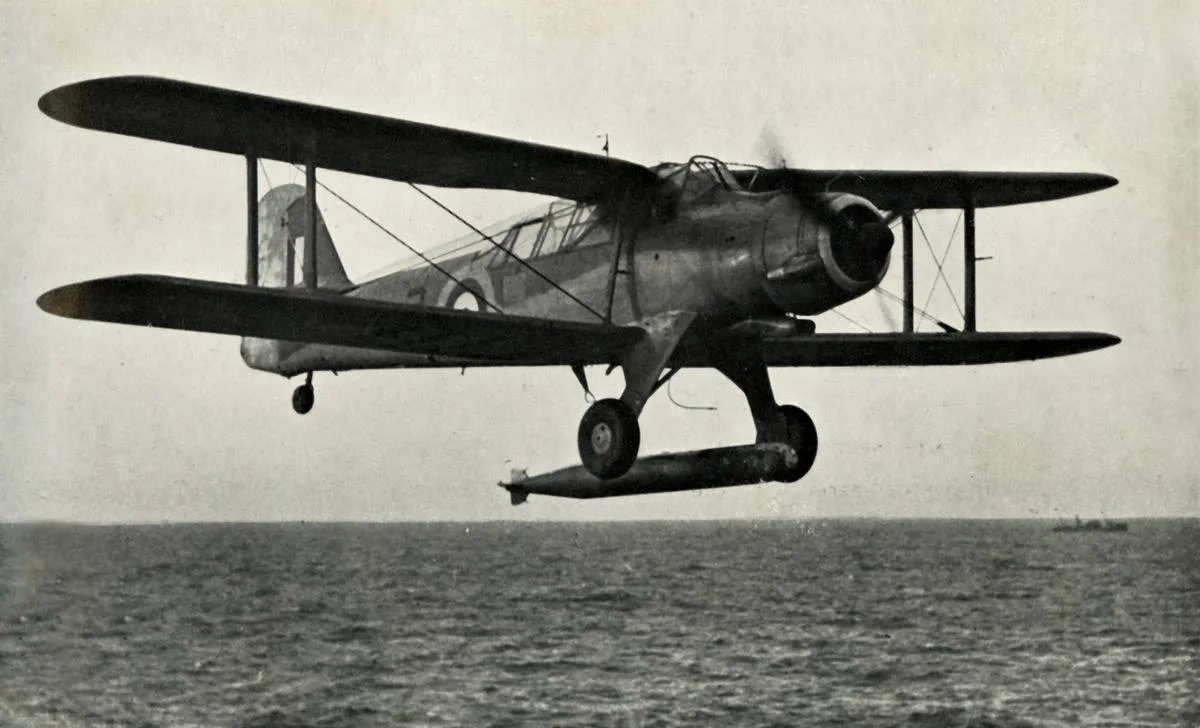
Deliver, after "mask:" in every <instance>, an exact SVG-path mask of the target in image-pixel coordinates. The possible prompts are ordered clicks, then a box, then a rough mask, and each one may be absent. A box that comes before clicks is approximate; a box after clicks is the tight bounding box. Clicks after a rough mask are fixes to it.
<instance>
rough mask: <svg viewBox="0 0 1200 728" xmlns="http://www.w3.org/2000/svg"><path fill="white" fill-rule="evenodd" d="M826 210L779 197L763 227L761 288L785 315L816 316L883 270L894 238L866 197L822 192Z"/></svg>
mask: <svg viewBox="0 0 1200 728" xmlns="http://www.w3.org/2000/svg"><path fill="white" fill-rule="evenodd" d="M818 201H819V202H821V203H823V208H824V209H818V210H813V209H808V208H806V207H805V206H804V205H801V204H800V203H799V202H798V201H797V200H795V199H794V198H791V197H790V196H781V198H780V199H779V200H777V202H776V205H775V209H774V210H773V211H772V212H771V215H770V217H769V218H768V220H767V224H766V226H765V227H764V231H763V268H764V270H765V272H766V281H765V284H764V288H765V289H766V292H767V295H768V297H769V298H770V299H771V300H772V302H774V303H775V305H777V306H779V307H780V308H781V309H782V310H784V311H786V312H789V313H796V314H802V315H814V314H818V313H821V312H822V311H827V310H828V309H830V308H832V307H833V306H837V305H839V304H842V303H845V302H846V301H849V300H851V299H854V298H857V297H858V296H861V295H862V294H864V293H866V292H867V291H869V290H871V289H872V288H874V287H875V286H876V285H878V284H879V282H880V281H881V280H883V277H884V275H885V274H886V273H887V269H888V263H889V260H890V253H891V249H892V244H893V242H894V236H893V235H892V231H891V228H890V227H889V226H888V225H887V223H886V222H885V221H884V218H883V215H882V214H881V213H880V212H879V210H878V209H877V208H876V207H875V206H874V205H873V204H871V202H870V201H869V200H866V199H864V198H862V197H858V196H856V195H849V194H831V195H821V196H819V197H818Z"/></svg>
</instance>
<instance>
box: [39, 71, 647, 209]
mask: <svg viewBox="0 0 1200 728" xmlns="http://www.w3.org/2000/svg"><path fill="white" fill-rule="evenodd" d="M38 107H39V108H40V109H41V110H42V112H44V113H45V114H46V115H47V116H50V117H51V118H54V119H57V120H58V121H61V122H64V123H67V124H72V125H74V126H79V127H83V128H86V129H97V130H100V131H108V132H113V133H116V134H126V135H129V136H136V137H144V138H146V139H158V140H161V141H166V142H173V143H175V144H186V145H189V146H193V147H199V148H201V149H211V150H213V151H218V152H228V153H230V154H254V155H256V156H259V157H263V158H266V159H276V160H280V161H284V162H294V163H297V164H306V163H309V162H312V163H314V164H316V165H317V166H318V167H324V168H327V169H336V170H340V171H342V172H353V173H355V174H365V175H370V176H372V177H382V178H385V179H391V180H399V181H402V182H414V183H421V184H429V185H435V186H439V187H484V188H494V189H506V190H517V191H520V192H535V193H538V194H543V195H551V196H554V197H567V198H571V199H575V200H582V201H586V202H600V201H604V200H606V199H612V198H615V197H617V196H619V195H620V194H621V193H622V192H624V191H625V190H627V189H630V188H633V189H634V190H648V189H651V188H652V187H653V186H654V185H655V184H657V181H658V178H657V177H656V176H655V175H654V173H653V172H651V171H650V170H649V169H647V168H645V167H643V166H641V165H637V164H634V163H632V162H626V161H622V160H619V159H611V158H608V157H601V156H598V155H595V154H586V153H584V152H577V151H572V150H569V149H560V148H557V147H549V146H544V145H541V144H532V143H529V142H522V141H515V140H512V139H504V138H501V137H494V136H487V135H485V134H475V133H472V132H467V131H459V130H456V129H447V128H444V127H439V126H430V125H428V124H419V123H417V122H413V121H403V120H400V119H389V118H386V117H382V116H372V115H369V114H362V113H358V112H354V111H343V110H340V109H332V108H329V107H325V106H314V105H312V104H303V103H299V102H296V101H285V100H283V99H276V98H271V97H268V96H258V95H255V94H248V93H243V92H240V91H230V90H227V89H221V88H214V87H212V86H201V85H198V84H193V83H185V82H183V81H173V80H170V79H165V78H153V77H147V76H122V77H115V78H101V79H95V80H92V81H83V82H80V83H74V84H70V85H67V86H62V87H61V88H57V89H54V90H53V91H50V92H49V93H47V94H46V95H44V96H42V98H41V99H40V100H39V101H38Z"/></svg>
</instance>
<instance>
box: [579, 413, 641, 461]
mask: <svg viewBox="0 0 1200 728" xmlns="http://www.w3.org/2000/svg"><path fill="white" fill-rule="evenodd" d="M578 444H579V459H580V460H581V461H582V462H583V467H584V468H586V469H587V471H588V472H589V473H591V474H592V475H595V476H596V477H597V478H601V479H603V480H608V479H610V478H617V477H620V476H622V475H624V474H625V473H626V472H628V471H629V468H630V466H632V465H633V461H634V460H636V459H637V454H638V448H639V447H640V446H641V444H642V431H641V428H640V427H638V421H637V416H636V415H635V414H634V413H633V410H632V409H630V408H629V405H627V404H625V403H624V402H622V401H621V400H619V399H602V400H600V401H599V402H596V403H594V404H593V405H592V406H591V407H588V410H587V412H584V413H583V419H582V420H581V421H580V423H579V438H578Z"/></svg>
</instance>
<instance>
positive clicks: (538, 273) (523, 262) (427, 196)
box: [407, 182, 606, 321]
mask: <svg viewBox="0 0 1200 728" xmlns="http://www.w3.org/2000/svg"><path fill="white" fill-rule="evenodd" d="M407 184H408V186H409V187H412V188H413V189H414V190H416V191H417V192H420V193H421V195H423V196H424V197H425V199H427V200H429V201H430V202H432V203H433V204H435V205H437V206H438V207H440V208H441V209H442V210H444V211H445V212H446V213H447V214H449V215H450V216H451V217H453V218H454V219H455V220H458V221H459V222H461V223H462V224H463V225H466V226H467V227H469V228H471V229H472V230H474V231H475V233H476V234H478V235H480V236H482V237H483V238H484V239H485V240H487V241H488V242H490V243H491V244H492V245H494V246H496V247H497V248H499V249H500V250H502V251H504V254H505V255H507V256H508V257H510V258H512V259H513V260H515V261H516V262H518V263H520V264H521V265H522V266H524V267H525V268H527V269H528V270H529V271H531V272H532V273H533V274H534V275H536V276H537V277H538V278H541V279H542V280H543V281H545V282H546V283H549V284H550V285H551V286H552V287H554V288H556V289H558V291H559V292H560V293H562V294H563V295H564V296H566V297H567V298H569V299H571V300H572V301H574V302H575V303H578V304H579V305H580V306H583V308H584V309H586V310H587V311H589V312H590V313H591V314H592V315H593V316H595V317H596V318H598V319H600V320H601V321H606V319H605V318H604V317H603V316H601V315H600V313H599V312H598V311H596V309H594V308H592V307H591V306H589V305H587V304H586V303H584V302H583V301H580V300H579V299H578V298H576V297H575V296H574V295H573V294H572V293H571V292H570V291H568V290H567V289H565V288H563V287H562V286H560V285H558V283H556V282H554V281H552V280H551V279H550V278H548V277H546V275H545V274H543V273H542V272H541V271H540V270H538V269H537V268H534V267H533V266H532V265H530V264H529V262H528V261H526V260H524V259H522V258H520V257H519V256H517V255H514V254H513V253H512V251H510V250H508V249H506V248H505V247H504V246H503V245H501V244H500V243H497V242H496V239H495V238H493V237H492V236H491V235H488V234H487V233H485V232H483V231H482V230H480V229H479V228H477V227H475V226H474V225H472V224H471V223H470V222H469V221H468V220H467V219H466V218H464V217H462V216H461V215H459V214H458V213H456V212H455V211H454V210H451V209H450V208H449V207H446V206H445V205H443V204H442V203H441V202H439V201H438V200H437V198H435V197H434V196H433V195H431V194H429V193H428V192H426V191H425V190H423V189H421V188H420V187H417V186H416V185H415V184H413V183H412V182H408V183H407Z"/></svg>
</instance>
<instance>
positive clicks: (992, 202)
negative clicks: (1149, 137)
mask: <svg viewBox="0 0 1200 728" xmlns="http://www.w3.org/2000/svg"><path fill="white" fill-rule="evenodd" d="M735 176H736V177H737V178H738V180H739V181H740V182H741V183H742V184H744V185H750V189H751V190H752V191H755V192H759V191H763V190H772V189H789V188H796V187H799V188H801V189H804V190H807V191H808V192H810V193H817V194H819V193H822V192H845V193H849V194H852V195H858V196H860V197H865V198H867V199H868V200H870V201H871V202H873V203H875V205H876V206H878V207H880V208H883V209H885V210H929V209H939V208H948V209H957V208H962V207H964V206H966V205H967V204H968V203H969V204H970V205H972V206H974V207H1002V206H1004V205H1023V204H1026V203H1030V202H1047V201H1049V200H1058V199H1062V198H1064V197H1074V196H1075V195H1083V194H1087V193H1088V192H1096V191H1098V190H1102V189H1105V188H1108V187H1112V186H1113V185H1115V184H1117V180H1116V179H1115V178H1113V177H1109V176H1108V175H1106V174H1095V173H1091V172H965V171H964V172H960V171H911V172H910V171H901V170H867V169H764V170H755V169H749V170H738V171H737V172H736V173H735Z"/></svg>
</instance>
